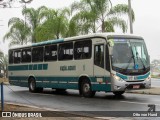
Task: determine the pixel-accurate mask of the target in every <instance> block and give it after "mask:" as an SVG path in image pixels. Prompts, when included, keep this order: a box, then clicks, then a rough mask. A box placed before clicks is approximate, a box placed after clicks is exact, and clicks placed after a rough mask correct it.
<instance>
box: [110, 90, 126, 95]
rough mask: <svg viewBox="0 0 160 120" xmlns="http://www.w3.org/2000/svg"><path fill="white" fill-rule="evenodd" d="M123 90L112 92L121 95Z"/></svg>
mask: <svg viewBox="0 0 160 120" xmlns="http://www.w3.org/2000/svg"><path fill="white" fill-rule="evenodd" d="M124 92H125V91H115V92H113V94H114V95H116V96H120V95H122V94H123V93H124Z"/></svg>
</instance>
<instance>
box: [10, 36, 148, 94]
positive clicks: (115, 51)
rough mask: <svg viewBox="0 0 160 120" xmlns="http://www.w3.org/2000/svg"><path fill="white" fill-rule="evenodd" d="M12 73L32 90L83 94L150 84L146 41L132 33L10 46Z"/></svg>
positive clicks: (14, 82) (117, 91) (12, 80)
mask: <svg viewBox="0 0 160 120" xmlns="http://www.w3.org/2000/svg"><path fill="white" fill-rule="evenodd" d="M8 76H9V82H10V84H11V85H16V86H22V87H29V91H30V92H41V91H42V90H43V88H52V89H56V90H57V91H65V90H66V89H75V90H79V94H80V95H82V96H84V97H93V96H94V95H95V93H96V92H97V91H98V92H99V91H104V92H113V93H114V94H115V95H122V94H123V93H124V92H125V91H126V90H132V89H149V88H150V87H151V77H150V60H149V55H148V52H147V48H146V45H145V41H144V39H143V38H142V37H140V36H137V35H131V34H116V33H94V34H89V35H81V36H75V37H69V38H64V39H57V40H48V41H44V42H39V43H33V44H31V45H27V46H23V47H18V48H12V49H9V66H8Z"/></svg>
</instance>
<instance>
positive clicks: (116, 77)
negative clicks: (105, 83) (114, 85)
mask: <svg viewBox="0 0 160 120" xmlns="http://www.w3.org/2000/svg"><path fill="white" fill-rule="evenodd" d="M112 76H113V78H114V79H115V80H117V81H120V82H123V81H124V80H123V79H122V78H120V77H119V76H117V75H114V74H112Z"/></svg>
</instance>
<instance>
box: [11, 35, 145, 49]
mask: <svg viewBox="0 0 160 120" xmlns="http://www.w3.org/2000/svg"><path fill="white" fill-rule="evenodd" d="M93 37H104V38H110V37H111V38H114V37H127V38H138V39H143V38H142V37H140V36H137V35H134V34H122V33H92V34H87V35H80V36H74V37H68V38H61V39H54V40H47V41H42V42H38V43H32V44H30V45H25V46H24V45H23V46H18V47H14V48H10V49H17V48H27V47H31V46H33V47H34V46H41V45H47V44H54V43H62V42H65V41H72V40H75V39H85V38H93Z"/></svg>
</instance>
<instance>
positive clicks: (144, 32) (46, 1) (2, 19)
mask: <svg viewBox="0 0 160 120" xmlns="http://www.w3.org/2000/svg"><path fill="white" fill-rule="evenodd" d="M73 1H76V0H33V2H32V3H31V4H30V5H27V7H34V8H38V7H40V6H42V5H45V6H47V7H49V8H62V7H65V6H69V5H70V4H71V3H72V2H73ZM111 1H112V2H113V6H114V5H116V4H121V3H125V4H128V0H111ZM131 2H132V8H133V10H134V12H135V22H134V24H133V31H134V34H138V35H141V36H142V37H143V38H144V39H145V41H146V45H147V48H148V52H149V54H150V56H151V60H153V59H160V14H159V11H160V7H159V5H160V0H131ZM15 6H16V7H17V8H5V9H4V8H0V49H1V50H3V51H4V52H5V53H7V51H8V44H7V42H5V43H3V42H2V38H3V36H4V34H5V33H6V32H7V31H8V25H7V23H8V20H9V19H10V18H11V17H22V15H21V9H22V7H21V6H20V5H18V4H17V5H15ZM127 21H128V20H127ZM128 23H129V22H128ZM1 25H3V26H1ZM116 31H118V32H119V30H118V29H117V30H116ZM128 33H129V28H128Z"/></svg>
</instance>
